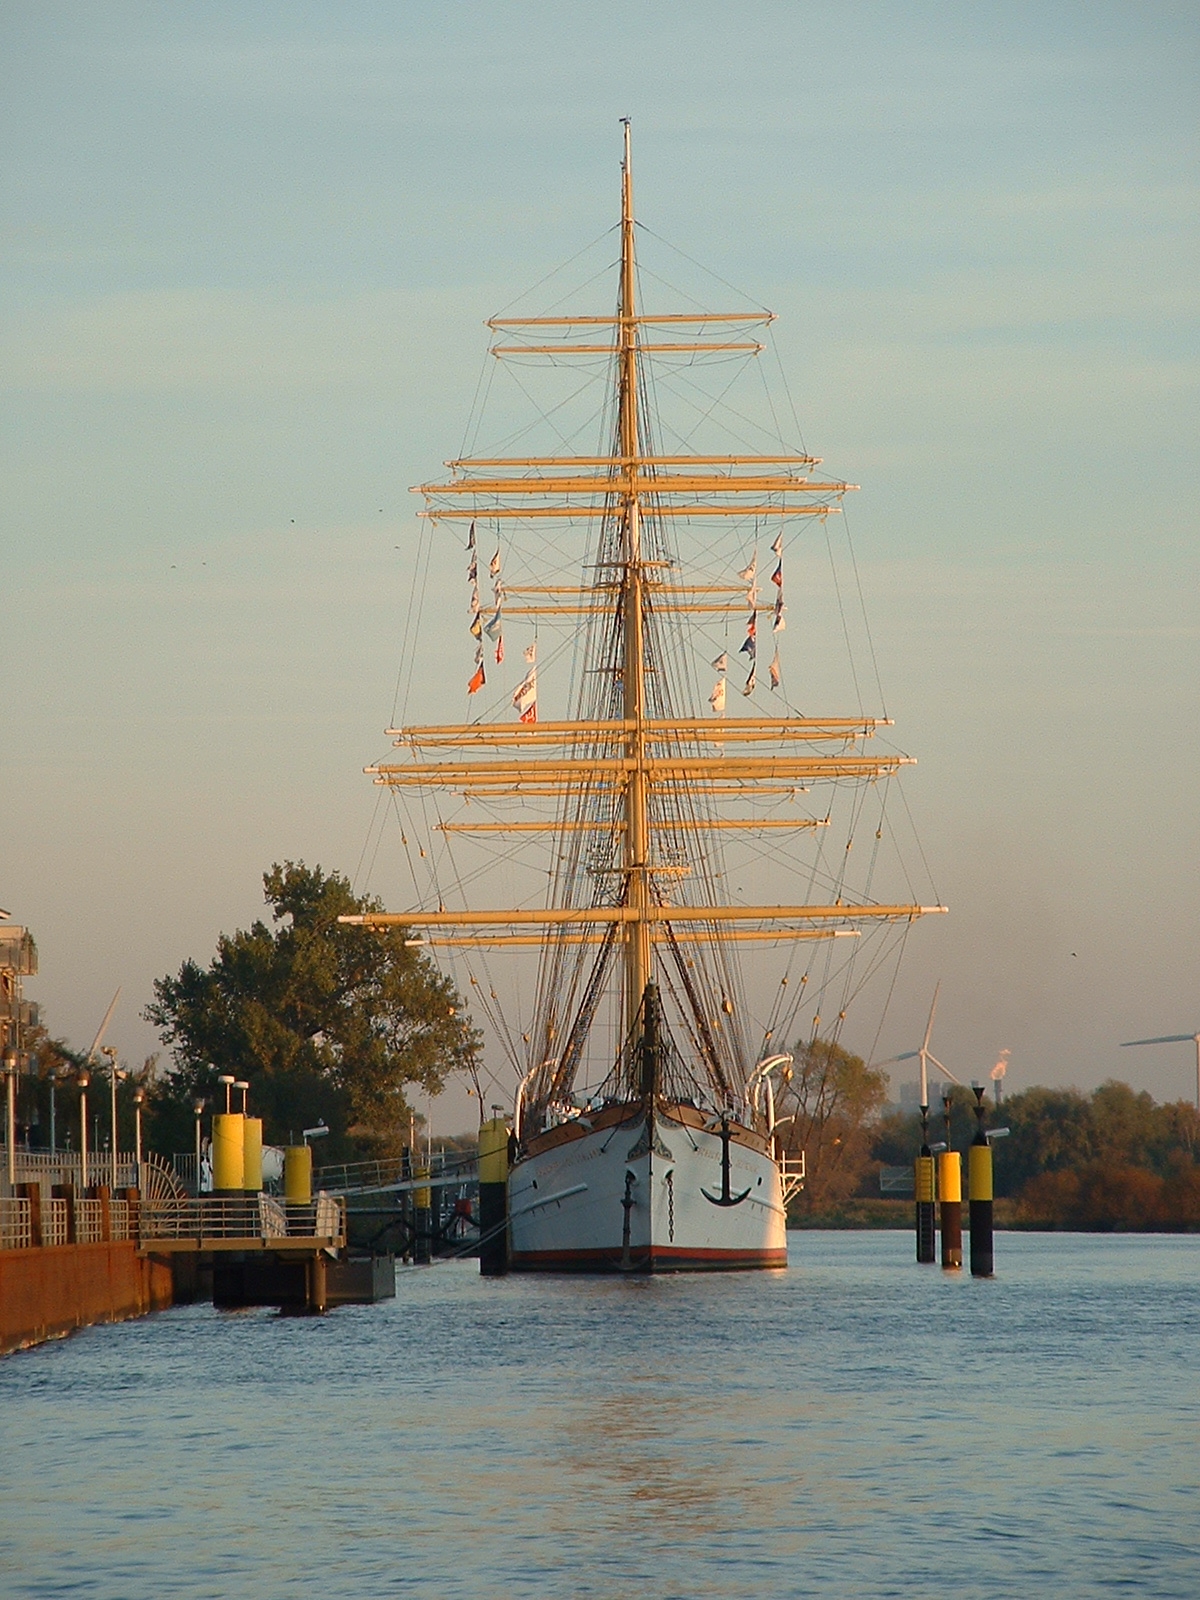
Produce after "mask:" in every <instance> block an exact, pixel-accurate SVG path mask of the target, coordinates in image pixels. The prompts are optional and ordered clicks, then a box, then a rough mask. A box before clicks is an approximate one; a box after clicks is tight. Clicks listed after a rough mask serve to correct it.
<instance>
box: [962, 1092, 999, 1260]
mask: <svg viewBox="0 0 1200 1600" xmlns="http://www.w3.org/2000/svg"><path fill="white" fill-rule="evenodd" d="M972 1088H973V1089H974V1090H975V1107H974V1110H975V1120H976V1123H977V1126H976V1129H975V1137H974V1138H973V1139H972V1140H971V1148H970V1150H969V1151H968V1152H967V1199H968V1202H969V1204H970V1208H971V1276H972V1277H973V1278H990V1277H992V1276H993V1274H994V1273H995V1270H996V1257H995V1251H994V1249H993V1245H992V1225H993V1218H992V1147H991V1145H990V1144H989V1143H988V1138H987V1134H986V1133H985V1132H984V1131H983V1119H984V1115H985V1114H986V1111H987V1107H986V1106H985V1105H984V1103H983V1087H982V1085H980V1084H973V1085H972Z"/></svg>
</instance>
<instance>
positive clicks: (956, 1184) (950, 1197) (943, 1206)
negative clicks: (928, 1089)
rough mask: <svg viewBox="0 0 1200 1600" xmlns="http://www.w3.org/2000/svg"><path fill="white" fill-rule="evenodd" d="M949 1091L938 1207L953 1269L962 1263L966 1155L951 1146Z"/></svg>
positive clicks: (946, 1259)
mask: <svg viewBox="0 0 1200 1600" xmlns="http://www.w3.org/2000/svg"><path fill="white" fill-rule="evenodd" d="M950 1109H951V1100H950V1095H949V1093H947V1094H944V1095H943V1096H942V1110H943V1114H944V1116H945V1120H946V1148H945V1149H944V1150H943V1151H942V1153H941V1155H939V1156H938V1209H939V1211H940V1213H941V1224H942V1266H943V1268H944V1269H945V1270H946V1271H947V1272H953V1271H955V1270H957V1269H958V1268H959V1267H961V1266H962V1157H961V1156H960V1155H959V1153H958V1151H957V1150H952V1149H951V1148H950Z"/></svg>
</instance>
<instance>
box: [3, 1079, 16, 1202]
mask: <svg viewBox="0 0 1200 1600" xmlns="http://www.w3.org/2000/svg"><path fill="white" fill-rule="evenodd" d="M4 1146H5V1149H6V1151H7V1153H8V1192H9V1194H12V1193H13V1191H14V1189H15V1187H16V1182H17V1052H16V1051H15V1050H13V1049H8V1050H6V1051H5V1052H4Z"/></svg>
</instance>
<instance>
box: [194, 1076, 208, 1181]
mask: <svg viewBox="0 0 1200 1600" xmlns="http://www.w3.org/2000/svg"><path fill="white" fill-rule="evenodd" d="M204 1106H205V1102H204V1101H203V1100H201V1098H200V1096H199V1095H197V1096H196V1098H195V1099H194V1100H193V1101H192V1112H193V1114H194V1116H195V1118H196V1199H197V1200H199V1198H200V1118H201V1117H202V1116H203V1115H204Z"/></svg>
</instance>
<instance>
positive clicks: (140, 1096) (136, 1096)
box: [133, 1083, 146, 1192]
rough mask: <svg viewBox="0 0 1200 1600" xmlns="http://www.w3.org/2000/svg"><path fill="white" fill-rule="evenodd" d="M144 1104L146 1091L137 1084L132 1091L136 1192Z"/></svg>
mask: <svg viewBox="0 0 1200 1600" xmlns="http://www.w3.org/2000/svg"><path fill="white" fill-rule="evenodd" d="M145 1103H146V1091H145V1089H143V1088H142V1086H141V1084H140V1083H139V1084H138V1086H137V1088H136V1089H135V1090H134V1091H133V1158H134V1160H135V1161H136V1162H137V1186H138V1191H139V1192H140V1191H141V1187H142V1107H143V1105H144V1104H145Z"/></svg>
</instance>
